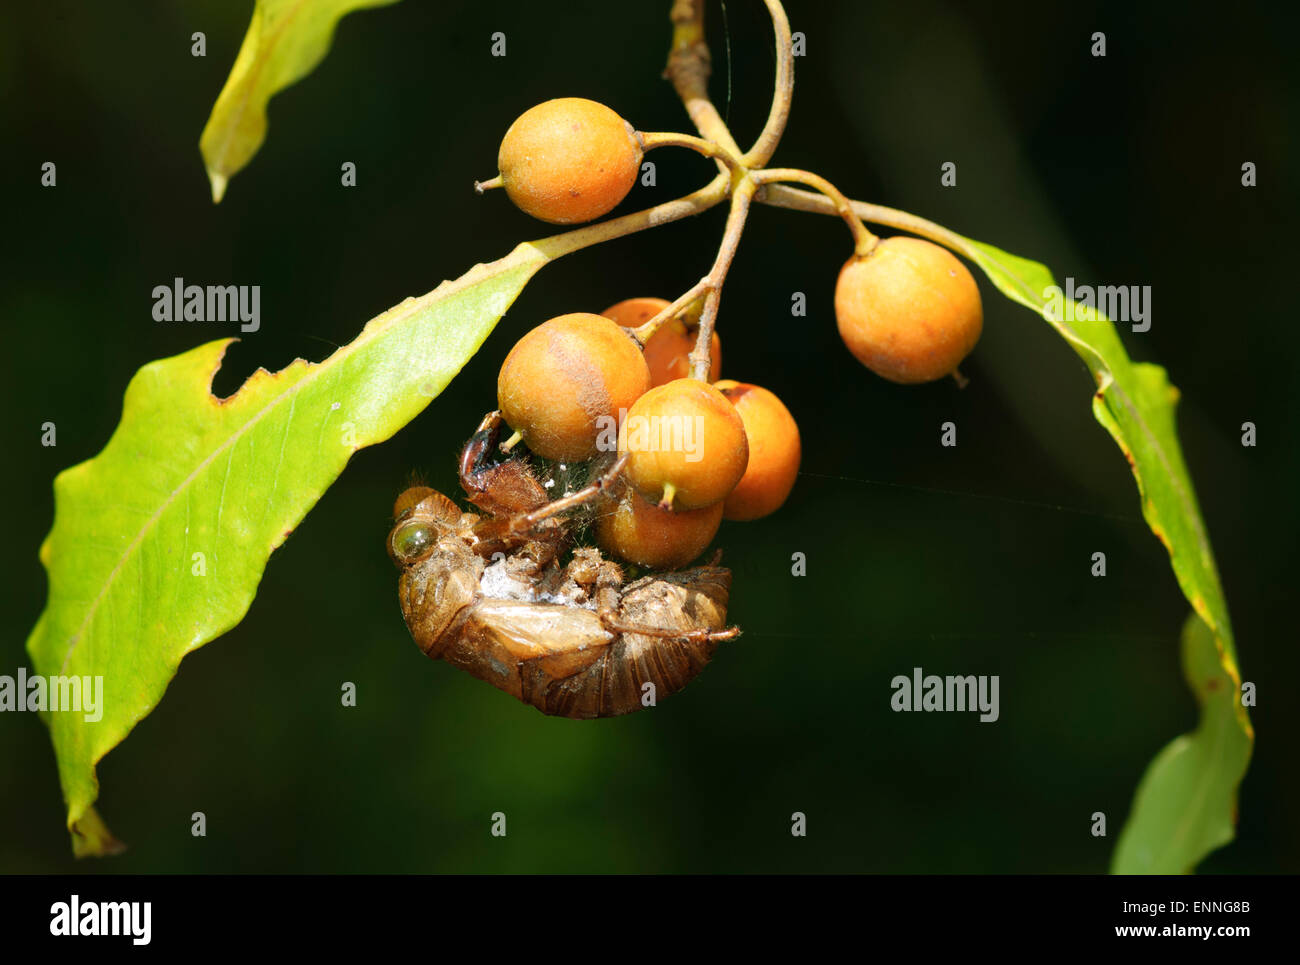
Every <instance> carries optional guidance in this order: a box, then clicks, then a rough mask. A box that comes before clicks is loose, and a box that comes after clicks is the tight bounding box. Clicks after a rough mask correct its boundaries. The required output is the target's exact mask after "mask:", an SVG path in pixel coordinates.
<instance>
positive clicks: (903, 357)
mask: <svg viewBox="0 0 1300 965" xmlns="http://www.w3.org/2000/svg"><path fill="white" fill-rule="evenodd" d="M643 153H644V144H643V142H642V139H641V136H640V135H639V134H638V133H637V131H636V130H635V129H634V128H633V127H632V125H630V124H629V123H628V122H627V121H625V120H624V119H623V118H622V117H620V116H619V115H618V114H617V113H616V112H615V111H613V110H611V109H610V108H608V107H606V106H604V105H603V104H599V103H596V102H595V101H590V100H585V99H583V98H576V97H566V98H559V99H556V100H550V101H546V102H544V103H542V104H539V105H537V106H536V107H533V108H532V109H530V110H528V111H527V112H525V113H524V114H523V115H521V116H520V117H519V119H518V120H516V121H515V123H514V124H512V125H511V127H510V129H509V130H508V131H507V132H506V135H505V138H504V140H503V141H502V143H501V149H500V152H499V156H498V169H499V177H498V178H497V179H495V180H494V183H489V184H486V185H481V186H480V187H487V186H500V187H503V188H504V189H505V191H506V193H507V194H508V195H509V197H510V199H511V200H512V201H513V202H514V203H515V204H516V205H517V206H518V207H519V208H520V209H521V210H523V211H525V212H527V213H528V214H530V215H533V216H534V217H536V218H539V219H541V220H543V221H548V222H551V223H554V224H573V223H579V222H584V221H590V220H591V219H593V218H598V217H600V216H601V215H604V214H607V213H608V212H609V211H611V210H612V209H613V208H614V207H615V206H617V205H618V204H619V202H621V201H622V200H623V198H625V197H626V196H627V194H628V192H629V191H630V190H631V188H632V186H633V184H634V183H635V181H636V178H637V174H638V172H639V170H640V165H641V159H642V155H643ZM668 307H669V302H667V301H665V300H664V299H661V298H632V299H628V300H626V301H622V302H619V303H618V304H616V305H613V306H611V307H610V308H608V309H606V310H605V311H604V312H603V313H602V314H600V315H594V314H586V313H577V314H570V315H561V316H559V317H558V318H553V319H551V320H550V321H548V322H545V323H544V324H542V325H540V326H538V327H537V328H535V329H533V330H532V331H531V332H529V333H528V334H527V335H525V336H524V337H523V338H522V339H521V340H520V341H519V342H518V343H517V344H516V345H515V346H514V348H513V349H512V350H511V351H510V354H509V355H508V356H507V358H506V360H505V363H504V365H503V366H502V368H501V373H500V376H499V378H498V382H497V398H498V404H499V408H500V410H501V413H502V416H503V418H504V419H505V421H506V423H507V424H508V425H509V426H510V427H511V429H513V430H514V432H515V434H516V436H517V437H519V438H522V440H523V441H524V442H525V443H526V444H527V445H528V447H529V449H531V450H532V451H533V452H534V453H536V454H537V455H539V456H542V457H544V458H547V459H552V460H556V461H559V462H578V461H582V460H587V459H591V458H592V457H594V456H595V455H596V454H597V452H598V451H599V450H600V448H601V445H600V441H601V439H602V435H603V433H604V431H605V428H607V427H608V426H609V425H615V426H616V427H617V430H616V438H617V444H618V448H619V450H620V451H622V452H626V453H628V459H627V463H626V466H625V469H624V477H625V479H626V480H627V482H628V484H629V485H628V486H627V487H625V490H624V492H623V493H622V495H621V497H620V498H619V501H618V503H617V506H616V507H615V509H614V510H613V511H612V512H609V513H605V514H603V515H601V517H600V519H599V522H598V524H597V539H598V542H599V543H600V545H601V546H602V548H604V549H605V550H606V551H608V552H610V553H611V554H613V555H616V556H619V557H622V558H623V559H626V560H628V561H631V562H633V563H638V564H641V565H644V566H649V567H655V568H672V567H676V566H682V565H684V564H686V563H688V562H690V561H691V560H693V559H694V558H695V557H697V556H698V555H699V554H700V552H701V551H702V550H703V549H704V548H705V547H706V546H707V545H708V544H709V543H710V542H711V541H712V539H713V536H714V534H715V533H716V532H717V530H718V527H719V525H720V523H721V520H722V519H723V518H724V517H725V518H728V519H736V520H749V519H757V518H759V517H761V516H766V515H767V514H769V513H771V512H773V511H775V510H776V509H777V508H778V507H779V506H780V505H781V504H782V503H784V502H785V499H786V497H787V496H788V495H789V494H790V490H791V488H792V487H793V485H794V480H795V477H796V475H797V474H798V471H799V460H800V455H801V452H800V442H799V430H798V427H797V426H796V424H795V421H794V418H793V417H792V416H791V415H790V412H789V410H788V409H787V408H786V407H785V405H784V404H783V403H782V402H781V400H780V399H778V398H777V397H776V396H775V395H774V394H773V393H771V392H769V391H768V390H766V389H764V388H761V387H759V386H757V385H752V384H748V383H742V382H735V381H730V380H721V381H719V380H718V375H719V368H720V356H721V352H720V344H719V341H718V337H717V335H716V333H715V334H714V335H713V338H712V342H711V346H710V349H711V351H710V361H711V366H710V372H709V376H708V381H707V382H706V381H702V380H698V379H694V378H691V377H689V372H688V370H689V363H688V360H687V357H688V354H689V353H690V351H691V349H692V347H693V345H694V342H695V337H696V336H695V333H694V332H693V331H692V330H691V329H690V328H688V326H687V324H686V322H685V321H683V320H682V318H680V317H677V318H669V319H668V320H667V321H666V322H665V323H663V324H662V325H660V326H659V327H658V328H657V329H655V330H654V332H653V334H651V335H650V336H649V337H648V338H647V339H646V341H645V344H644V345H642V344H641V342H640V341H638V340H637V338H636V336H635V335H634V334H633V330H634V329H637V328H638V327H640V326H644V325H645V324H646V323H647V322H648V321H649V320H650V319H652V318H654V317H655V316H656V315H658V314H660V313H661V312H663V311H664V310H665V309H667V308H668ZM835 313H836V319H837V322H838V325H839V330H840V334H841V336H842V338H843V339H844V342H845V344H846V345H847V346H848V347H849V349H850V351H852V352H853V354H854V355H855V356H856V357H857V358H858V359H859V360H860V361H861V362H862V363H863V364H864V365H866V366H867V367H868V368H870V369H871V370H872V371H874V372H876V373H878V374H879V375H881V376H883V377H885V378H887V379H890V380H892V381H895V382H904V383H914V382H926V381H931V380H934V379H938V378H941V377H943V376H946V375H949V374H952V373H954V372H955V371H956V369H957V365H958V364H959V363H960V362H961V361H962V359H964V358H965V357H966V355H967V354H969V352H970V351H971V350H972V349H973V348H974V346H975V343H976V341H977V340H978V339H979V335H980V330H981V327H982V324H983V312H982V308H981V305H980V298H979V291H978V289H977V287H976V285H975V281H974V279H973V278H972V277H971V275H970V272H969V271H967V270H966V268H965V266H964V265H962V264H961V262H960V261H958V260H957V259H956V258H955V257H953V256H952V255H951V254H949V253H948V252H947V251H946V250H945V249H943V248H941V247H939V246H938V245H935V244H932V243H931V242H928V241H923V240H921V239H917V238H907V237H896V238H889V239H886V240H884V241H880V242H878V243H876V244H875V245H874V247H872V248H871V250H870V251H868V252H866V253H858V254H855V255H854V256H853V257H852V258H850V259H849V261H848V262H847V263H846V264H845V265H844V267H843V269H842V270H841V272H840V275H839V279H838V281H837V284H836V288H835ZM611 420H613V421H612V422H611ZM642 425H650V426H658V427H662V426H674V427H678V428H679V429H680V430H681V431H680V432H679V434H678V435H677V436H676V438H677V439H679V440H685V439H687V438H688V436H689V438H691V439H693V441H694V444H693V445H691V446H686V445H676V446H669V447H663V446H656V445H649V446H647V445H637V444H635V440H634V438H633V436H634V434H635V428H636V427H638V426H642ZM630 427H631V428H630Z"/></svg>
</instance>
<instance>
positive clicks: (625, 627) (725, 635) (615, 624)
mask: <svg viewBox="0 0 1300 965" xmlns="http://www.w3.org/2000/svg"><path fill="white" fill-rule="evenodd" d="M600 622H601V623H602V624H604V626H605V629H606V630H609V631H610V632H611V633H635V634H639V635H641V636H644V637H659V638H660V639H663V640H681V641H683V642H685V643H722V642H723V641H725V640H735V639H736V638H737V637H739V636H740V627H727V628H726V629H725V630H709V629H705V628H700V629H696V630H666V629H664V628H663V627H647V626H643V625H641V624H636V623H626V622H624V621H622V620H620V619H618V617H617V616H615V615H614V614H613V612H612V611H609V610H603V611H601V613H600Z"/></svg>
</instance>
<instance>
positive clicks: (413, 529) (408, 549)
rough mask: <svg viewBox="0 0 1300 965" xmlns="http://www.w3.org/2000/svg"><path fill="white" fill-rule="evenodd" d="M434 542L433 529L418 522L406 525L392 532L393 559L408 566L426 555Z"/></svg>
mask: <svg viewBox="0 0 1300 965" xmlns="http://www.w3.org/2000/svg"><path fill="white" fill-rule="evenodd" d="M436 541H437V540H436V536H435V534H434V531H433V528H432V527H431V526H429V524H428V523H424V522H419V521H413V522H410V523H406V524H405V525H402V526H399V527H397V529H396V530H395V531H394V532H393V539H392V542H391V544H390V546H391V547H392V551H393V559H395V560H397V562H399V563H402V564H404V565H408V566H409V565H410V564H411V563H414V562H416V561H417V560H419V559H420V558H421V557H422V556H425V555H427V554H428V552H429V551H430V550H431V549H433V544H434V543H435V542H436Z"/></svg>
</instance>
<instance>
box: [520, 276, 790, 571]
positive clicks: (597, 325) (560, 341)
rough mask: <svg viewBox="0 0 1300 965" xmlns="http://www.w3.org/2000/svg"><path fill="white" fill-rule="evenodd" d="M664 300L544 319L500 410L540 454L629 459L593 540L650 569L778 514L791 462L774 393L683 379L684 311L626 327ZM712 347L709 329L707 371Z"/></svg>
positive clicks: (785, 421) (673, 563)
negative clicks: (644, 327)
mask: <svg viewBox="0 0 1300 965" xmlns="http://www.w3.org/2000/svg"><path fill="white" fill-rule="evenodd" d="M668 304H669V303H668V302H667V301H665V300H664V299H661V298H631V299H628V300H626V301H622V302H619V303H618V304H617V305H613V306H611V307H610V308H608V309H606V310H605V311H604V312H603V313H602V314H600V315H595V314H587V313H582V312H579V313H574V314H570V315H561V316H559V317H558V318H553V319H551V320H550V321H548V322H543V323H542V324H541V325H539V326H537V327H536V328H534V329H533V330H532V331H530V332H528V333H527V334H526V335H524V337H523V338H521V339H520V340H519V341H518V342H517V343H516V344H515V346H514V348H512V349H511V350H510V353H509V354H508V355H507V356H506V360H505V363H504V364H503V365H502V366H501V374H500V376H499V377H498V379H497V404H498V407H499V408H500V410H501V415H502V417H503V418H504V419H505V421H506V423H507V425H509V426H510V428H511V429H513V430H514V431H515V433H516V434H517V435H518V436H519V437H520V438H522V440H523V441H524V443H525V444H527V446H528V448H529V449H530V450H532V451H533V452H534V453H536V454H537V455H539V456H542V457H544V458H546V459H551V460H555V461H557V462H561V463H573V462H580V461H583V460H587V459H591V458H592V457H594V456H596V455H597V453H598V452H599V451H600V449H601V444H602V441H605V442H612V443H613V445H616V446H617V448H618V450H619V451H620V452H625V453H627V463H626V466H625V467H624V470H623V478H624V479H625V480H626V482H627V485H626V486H625V487H624V488H623V490H622V492H621V493H620V495H619V497H618V501H617V502H616V503H615V505H614V506H613V508H612V510H607V511H602V512H601V513H600V515H599V516H598V519H597V524H596V540H597V542H598V543H599V545H600V546H601V548H602V549H604V550H605V551H606V552H608V553H610V554H612V555H614V556H618V557H621V558H622V559H625V560H627V561H629V562H632V563H637V564H639V565H642V566H647V567H651V568H654V569H672V568H674V567H678V566H684V565H685V564H687V563H689V562H691V560H693V559H695V558H696V557H697V556H699V555H700V553H701V552H702V551H703V550H704V548H705V547H706V546H708V545H709V543H710V542H712V540H713V537H714V535H715V534H716V533H717V531H718V527H719V526H720V525H721V523H722V520H723V518H724V517H725V518H727V519H735V520H748V519H757V518H759V517H761V516H766V515H768V514H769V513H771V512H773V511H775V510H776V509H777V507H779V506H780V505H781V504H782V503H784V502H785V500H786V497H787V496H789V495H790V490H791V489H792V488H793V487H794V481H795V476H796V475H797V474H798V472H799V458H800V444H799V428H798V426H797V425H796V424H795V421H794V417H793V416H791V415H790V412H789V410H788V409H787V408H786V407H785V405H784V404H782V402H781V400H780V399H778V398H777V397H776V395H774V394H773V393H771V392H769V391H768V390H767V389H764V388H761V387H760V386H757V385H750V384H747V383H742V382H735V381H730V380H722V381H714V382H711V383H710V382H703V381H700V380H697V379H693V378H689V377H687V376H686V374H685V373H686V370H687V355H688V353H689V352H690V350H691V348H692V347H693V344H694V337H693V334H692V333H691V332H690V331H689V330H688V329H687V328H686V325H685V323H684V322H682V321H681V320H680V319H672V320H670V321H669V322H667V323H665V324H664V325H662V326H660V327H659V328H658V329H656V331H655V332H654V334H653V335H651V336H650V337H649V338H648V339H647V340H646V343H645V345H644V347H643V346H641V345H640V343H639V342H638V341H637V340H636V338H635V337H634V336H633V335H632V334H631V333H630V331H629V329H631V328H633V327H635V326H636V325H637V324H639V323H644V322H645V321H648V320H649V319H650V318H652V317H653V316H654V315H656V314H658V313H659V312H660V311H662V310H663V309H665V308H667V307H668ZM719 349H720V346H719V342H718V340H717V337H716V335H715V336H714V341H713V353H712V372H711V373H710V374H711V375H712V376H714V377H716V375H717V374H718V366H719V363H720V351H719ZM638 436H639V437H640V438H639V439H638ZM669 441H671V444H668V443H669ZM611 448H612V446H611Z"/></svg>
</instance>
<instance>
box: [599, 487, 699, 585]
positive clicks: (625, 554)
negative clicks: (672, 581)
mask: <svg viewBox="0 0 1300 965" xmlns="http://www.w3.org/2000/svg"><path fill="white" fill-rule="evenodd" d="M721 523H722V503H714V504H713V505H712V506H706V507H704V508H703V509H694V510H681V511H673V510H669V509H660V508H659V507H658V506H656V505H655V504H654V503H651V502H647V501H646V500H645V499H643V498H642V497H641V495H640V494H639V493H637V491H636V490H635V489H632V488H631V487H630V486H629V487H627V488H625V489H624V491H623V494H622V496H621V497H619V500H618V502H617V503H615V505H614V508H613V509H612V510H611V511H610V512H608V513H605V514H604V515H602V516H600V517H599V519H597V521H596V541H597V543H599V544H600V547H601V549H603V550H605V551H606V552H608V553H611V554H613V555H614V556H618V557H621V558H622V559H625V560H627V561H628V562H629V563H636V564H637V565H639V566H648V567H651V568H652V569H657V570H671V569H675V568H677V567H679V566H685V565H686V564H687V563H689V562H691V560H693V559H695V558H696V557H697V556H699V555H700V554H701V553H702V552H704V548H705V547H706V546H708V545H709V543H711V542H713V537H714V536H715V535H717V532H718V527H719V526H720V525H721Z"/></svg>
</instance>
